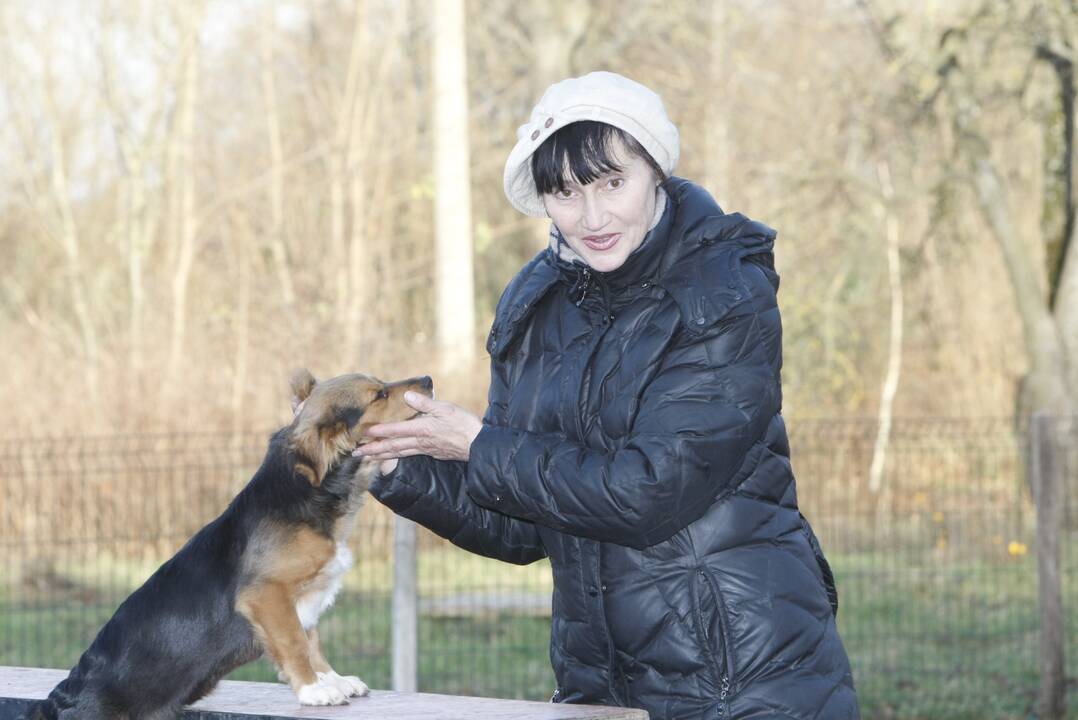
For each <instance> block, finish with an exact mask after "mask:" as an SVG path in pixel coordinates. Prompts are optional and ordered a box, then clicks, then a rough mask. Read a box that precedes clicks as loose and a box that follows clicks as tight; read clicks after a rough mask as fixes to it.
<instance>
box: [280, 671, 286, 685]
mask: <svg viewBox="0 0 1078 720" xmlns="http://www.w3.org/2000/svg"><path fill="white" fill-rule="evenodd" d="M277 679H278V680H280V681H281V682H283V683H284V684H285V685H287V684H288V673H286V672H285V671H284V670H278V671H277Z"/></svg>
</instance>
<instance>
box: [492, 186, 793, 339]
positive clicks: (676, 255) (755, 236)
mask: <svg viewBox="0 0 1078 720" xmlns="http://www.w3.org/2000/svg"><path fill="white" fill-rule="evenodd" d="M663 187H664V189H665V190H666V193H667V198H668V204H669V206H670V207H668V208H667V211H666V213H665V214H664V215H665V216H669V222H670V227H669V233H668V234H667V237H666V238H665V241H666V242H665V247H664V248H663V251H662V253H661V256H660V259H659V269H658V272H657V276H656V278H655V284H656V285H659V286H660V287H662V288H663V289H664V290H666V291H667V292H668V293H670V295H671V296H672V297H673V298H674V301H675V302H676V303H677V304H678V306H679V308H680V309H681V313H682V317H683V319H684V321H685V323H686V326H687V327H688V328H689V329H690V330H691V331H693V332H699V331H702V330H705V329H707V328H708V327H710V326H711V325H713V324H714V322H715V321H717V320H718V319H719V318H721V317H722V316H723V315H725V314H726V313H727V312H728V311H729V310H730V309H731V308H732V307H733V306H734V305H736V304H738V303H740V302H744V301H746V300H747V299H748V298H747V297H742V296H741V295H743V293H741V292H738V290H739V288H731V287H729V286H728V284H725V283H723V282H722V279H723V278H715V277H712V276H711V272H709V271H711V270H713V269H717V271H718V272H722V271H723V267H722V265H723V264H725V263H727V262H731V263H732V262H734V261H735V260H740V258H741V257H744V256H746V255H754V254H768V255H770V253H771V251H772V247H773V246H774V239H775V235H776V232H775V231H774V230H773V229H771V228H770V227H768V226H767V225H765V224H764V223H761V222H757V221H755V220H750V219H749V218H747V217H745V216H744V215H742V214H741V213H730V214H726V213H723V211H722V209H721V208H720V207H719V205H718V203H716V202H715V200H714V199H713V198H712V197H711V195H710V194H709V193H708V192H707V191H706V190H704V189H703V188H702V187H700V186H699V185H696V184H695V183H692V182H689V181H688V180H683V179H681V178H678V177H671V178H669V179H668V180H667V181H666V183H664V185H663ZM666 221H667V218H666V217H664V219H663V221H662V222H666ZM662 222H661V223H660V225H662ZM659 227H660V226H656V228H655V229H656V230H658V229H659ZM652 239H659V238H657V237H656V238H652ZM642 247H643V246H642ZM716 263H718V265H716ZM559 264H560V263H559V260H558V259H557V257H556V256H555V254H554V253H553V252H551V251H550V249H549V248H546V249H544V250H543V251H541V252H540V253H539V254H538V255H536V256H535V257H534V258H533V259H532V260H531V262H529V263H528V264H527V265H526V266H524V268H523V269H522V270H521V271H520V272H519V273H518V274H517V275H516V276H515V277H514V278H513V280H512V281H511V282H510V283H509V286H508V287H507V288H506V290H505V293H504V294H503V296H502V299H501V301H500V302H499V303H498V308H497V310H496V311H495V316H494V325H493V327H492V328H491V331H490V336H489V337H488V338H487V351H488V352H489V353H490V355H491V357H493V358H497V357H500V356H501V355H502V354H503V353H504V352H505V350H506V348H508V347H509V344H510V343H511V342H512V341H513V339H514V338H515V337H516V335H517V333H518V332H519V329H520V327H521V326H522V325H523V324H524V322H525V321H526V320H527V318H528V317H530V316H531V313H532V311H533V310H534V309H535V306H536V304H537V303H538V302H539V301H540V300H542V299H543V297H544V296H545V295H546V294H547V293H548V292H550V289H551V288H552V287H554V286H555V285H556V284H557V283H558V281H559V278H560V277H561V275H562V270H561V269H560V268H559V267H558V265H559ZM615 272H617V271H615ZM729 284H733V283H729Z"/></svg>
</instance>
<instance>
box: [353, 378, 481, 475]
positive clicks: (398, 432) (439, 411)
mask: <svg viewBox="0 0 1078 720" xmlns="http://www.w3.org/2000/svg"><path fill="white" fill-rule="evenodd" d="M404 401H405V402H406V403H408V405H409V406H411V407H412V408H415V409H416V410H418V411H419V412H421V413H423V414H422V415H420V416H419V417H417V418H413V419H411V420H405V421H403V422H395V423H383V424H381V425H372V426H371V427H370V428H369V429H368V430H367V433H368V434H369V435H371V437H374V438H377V439H375V440H372V441H371V442H369V443H366V444H365V445H362V446H360V447H358V448H356V449H355V450H354V451H353V452H352V454H353V455H356V456H358V457H365V458H370V459H371V460H379V461H382V466H381V470H382V472H383V473H388V472H392V471H393V469H394V468H395V467H396V466H397V462H396V461H397V458H402V457H408V456H410V455H430V456H431V457H432V458H435V459H436V460H463V461H467V460H468V457H469V455H470V454H471V447H472V441H473V440H475V436H476V435H478V434H479V431H480V430H482V429H483V421H482V420H480V419H479V418H478V417H476V416H475V415H473V414H471V413H470V412H468V411H467V410H465V409H464V408H462V407H460V406H459V405H454V404H453V403H449V402H442V401H441V400H434V399H432V398H429V397H427V396H425V395H421V394H419V393H413V392H407V393H405V394H404Z"/></svg>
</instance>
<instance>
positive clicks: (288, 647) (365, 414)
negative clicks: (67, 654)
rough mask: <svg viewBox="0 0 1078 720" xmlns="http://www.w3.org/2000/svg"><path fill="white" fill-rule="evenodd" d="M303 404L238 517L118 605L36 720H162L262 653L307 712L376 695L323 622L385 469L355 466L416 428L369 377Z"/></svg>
mask: <svg viewBox="0 0 1078 720" xmlns="http://www.w3.org/2000/svg"><path fill="white" fill-rule="evenodd" d="M292 389H293V393H294V395H295V401H296V402H297V403H302V406H301V409H300V411H299V412H298V413H297V414H296V416H295V418H294V419H293V422H292V423H291V424H290V425H289V426H287V427H285V428H282V429H281V430H279V431H278V432H277V433H275V434H274V436H273V437H272V439H271V440H270V443H269V449H268V451H267V453H266V457H265V459H264V460H263V462H262V466H261V467H260V468H259V469H258V471H257V472H256V473H255V475H254V477H253V478H251V480H250V482H249V483H248V484H247V486H246V487H245V488H244V489H243V490H242V491H241V492H240V493H239V495H237V496H236V498H235V499H234V500H233V501H232V503H231V504H230V505H229V506H228V508H227V509H226V510H225V511H224V512H223V513H222V514H221V515H220V517H218V518H217V519H215V520H214V521H212V522H211V523H210V524H208V525H207V526H206V527H204V528H202V530H200V531H199V532H198V533H197V534H195V536H194V537H192V538H191V539H190V540H189V541H188V542H187V544H186V545H184V546H183V548H181V549H180V551H179V552H177V553H176V555H175V556H174V557H173V558H172V559H171V560H169V561H168V562H166V563H165V564H164V565H162V566H161V567H160V568H159V569H158V570H157V572H155V573H154V574H153V575H152V576H151V577H150V579H149V580H147V581H146V583H145V584H143V585H142V587H140V588H139V589H138V590H136V591H135V592H134V593H132V594H131V596H130V597H128V598H127V600H125V601H124V602H123V604H121V605H120V607H119V609H117V611H116V613H115V614H114V615H113V616H112V618H111V619H110V620H109V621H108V622H107V623H106V624H105V626H104V627H103V628H102V629H101V631H100V632H99V633H98V635H97V637H96V639H95V640H94V641H93V643H92V644H91V645H90V647H89V649H87V650H86V652H85V653H83V655H82V657H81V658H80V659H79V662H78V664H77V665H76V666H75V667H74V668H73V669H72V670H71V673H70V674H69V675H68V677H67V678H66V679H65V680H64V681H63V682H61V683H60V684H59V685H57V686H56V688H55V689H54V690H53V691H52V693H50V695H49V697H48V698H47V699H46V700H43V701H41V702H40V703H37V704H36V705H34V706H33V707H31V709H30V710H29V711H28V713H27V715H26V716H25V717H26V718H29V719H30V720H46V719H47V720H57V719H62V720H164V719H166V718H175V717H177V716H178V714H179V711H180V709H181V708H182V707H183V706H184V705H187V704H190V703H192V702H194V701H196V700H198V699H199V698H200V697H202V696H204V695H206V694H207V693H209V692H210V691H211V690H212V689H213V688H214V686H215V685H216V684H217V682H218V681H219V680H220V679H221V678H222V677H223V676H225V675H226V674H227V673H229V672H230V671H231V670H233V669H235V668H236V667H239V666H240V665H243V664H244V663H247V662H250V661H252V660H254V659H256V658H258V657H259V656H261V655H262V653H263V652H266V653H268V654H269V655H270V657H271V658H272V659H273V661H274V662H275V663H276V665H277V667H278V668H279V670H280V673H281V677H282V678H283V679H285V680H287V682H288V683H289V684H290V685H291V687H292V689H293V690H294V691H295V692H296V695H297V696H298V698H299V701H300V703H302V704H309V705H329V704H341V703H344V702H347V700H346V698H347V697H348V696H354V695H362V694H366V692H367V687H366V685H364V684H363V682H362V681H361V680H360V679H359V678H357V677H342V676H340V675H338V674H337V673H336V672H334V671H333V668H331V667H330V665H329V663H328V662H326V659H325V657H324V655H323V654H322V650H321V648H320V645H319V642H318V631H317V628H316V622H317V620H318V616H319V615H320V614H321V613H322V612H323V611H324V610H325V609H326V608H328V607H329V606H330V605H331V604H332V602H333V597H334V595H335V594H336V592H337V590H338V589H339V587H340V583H341V579H342V576H343V575H344V573H345V571H346V570H347V569H348V567H349V565H350V564H351V554H350V553H349V551H348V548H347V540H348V537H349V534H350V533H351V531H352V527H353V525H354V523H355V518H356V513H357V512H358V510H359V507H360V504H361V502H362V499H363V496H364V494H365V491H366V489H367V485H368V483H369V481H370V477H371V474H372V473H373V472H376V464H375V463H372V462H370V461H361V460H359V459H357V458H355V457H352V455H351V451H352V450H353V449H354V448H355V447H356V446H357V445H358V444H362V443H363V442H364V441H365V440H366V439H367V438H366V437H365V433H366V430H367V428H369V427H370V426H371V425H374V424H377V423H380V422H391V421H396V420H404V419H408V418H410V417H413V416H414V415H415V414H416V413H415V411H414V410H413V409H412V408H411V407H409V406H408V405H407V404H405V402H404V400H403V395H404V392H405V391H407V390H413V391H416V392H420V393H424V394H426V395H430V394H431V381H430V378H427V377H423V378H412V379H409V380H403V381H400V382H396V383H391V384H386V383H383V382H381V381H380V380H378V379H376V378H372V377H368V376H365V375H358V374H356V375H342V376H340V377H335V378H332V379H330V380H326V381H323V382H316V381H315V380H314V378H313V377H312V376H311V374H310V373H309V372H307V371H306V370H302V371H299V372H297V373H296V375H295V376H294V377H293V380H292Z"/></svg>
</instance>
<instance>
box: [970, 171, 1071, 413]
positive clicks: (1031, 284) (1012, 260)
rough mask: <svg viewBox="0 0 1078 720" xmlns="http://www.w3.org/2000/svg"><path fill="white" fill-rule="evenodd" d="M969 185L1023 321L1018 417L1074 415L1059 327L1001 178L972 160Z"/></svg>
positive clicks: (1064, 350) (1064, 351)
mask: <svg viewBox="0 0 1078 720" xmlns="http://www.w3.org/2000/svg"><path fill="white" fill-rule="evenodd" d="M972 169H973V186H974V190H975V191H976V196H977V200H978V203H979V206H980V209H981V212H982V213H983V214H984V216H985V219H986V220H987V222H988V227H989V229H990V230H991V232H992V235H993V237H995V239H996V241H997V242H998V243H999V246H1000V249H1001V250H1002V252H1003V257H1004V261H1005V262H1006V265H1007V272H1008V274H1009V276H1010V278H1011V289H1012V291H1013V292H1014V298H1015V305H1016V307H1017V309H1018V314H1019V317H1020V318H1021V321H1022V331H1023V333H1024V335H1025V340H1026V342H1025V345H1026V352H1027V353H1028V355H1029V363H1030V370H1029V373H1028V374H1027V376H1026V379H1025V382H1024V385H1023V391H1022V392H1023V395H1024V397H1022V398H1020V399H1019V402H1020V407H1022V408H1023V410H1024V411H1023V412H1022V414H1023V415H1025V416H1028V415H1031V414H1032V413H1034V412H1047V413H1048V414H1050V415H1053V416H1056V417H1062V416H1069V415H1073V414H1074V412H1075V405H1074V394H1073V392H1072V389H1071V387H1070V378H1069V376H1068V371H1067V357H1066V349H1065V347H1064V340H1063V336H1062V328H1061V327H1059V326H1058V325H1057V324H1056V320H1055V318H1054V317H1053V316H1052V313H1051V311H1050V310H1049V309H1048V305H1047V292H1046V288H1045V287H1044V284H1043V282H1042V281H1041V280H1040V278H1041V275H1040V274H1038V272H1037V268H1036V267H1035V266H1034V264H1033V262H1032V260H1031V258H1030V254H1029V252H1028V251H1027V249H1026V248H1025V247H1024V244H1023V242H1022V238H1021V236H1020V235H1019V233H1018V229H1017V228H1016V226H1015V223H1014V221H1013V219H1012V216H1011V211H1010V207H1009V203H1008V198H1007V197H1006V195H1005V194H1004V192H1003V189H1002V185H1001V183H1000V180H999V175H998V173H997V172H996V169H995V167H994V166H993V164H992V162H991V161H990V160H989V159H988V158H986V157H981V156H978V157H974V159H973V160H972Z"/></svg>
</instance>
